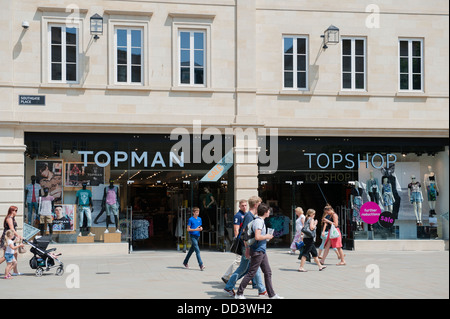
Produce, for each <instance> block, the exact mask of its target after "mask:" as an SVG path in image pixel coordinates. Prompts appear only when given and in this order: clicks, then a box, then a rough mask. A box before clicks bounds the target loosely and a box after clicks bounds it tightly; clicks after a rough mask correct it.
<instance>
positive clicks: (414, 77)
mask: <svg viewBox="0 0 450 319" xmlns="http://www.w3.org/2000/svg"><path fill="white" fill-rule="evenodd" d="M399 59H400V60H399V85H400V91H423V73H424V72H423V41H422V40H419V39H400V41H399Z"/></svg>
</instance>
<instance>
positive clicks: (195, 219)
mask: <svg viewBox="0 0 450 319" xmlns="http://www.w3.org/2000/svg"><path fill="white" fill-rule="evenodd" d="M199 214H200V208H198V207H194V208H193V210H192V215H193V216H192V217H191V218H189V220H188V225H187V231H188V232H189V233H190V234H189V235H190V237H191V248H190V249H189V251H188V253H187V255H186V258H185V259H184V261H183V265H184V267H185V268H189V266H188V262H189V258H191V255H192V253H193V252H194V251H195V255H196V256H197V261H198V265H199V267H200V270H204V269H205V266H204V265H203V261H202V258H201V257H200V247H199V246H198V239H199V238H200V232H201V231H202V230H203V227H202V219H201V218H200V217H199V216H198V215H199Z"/></svg>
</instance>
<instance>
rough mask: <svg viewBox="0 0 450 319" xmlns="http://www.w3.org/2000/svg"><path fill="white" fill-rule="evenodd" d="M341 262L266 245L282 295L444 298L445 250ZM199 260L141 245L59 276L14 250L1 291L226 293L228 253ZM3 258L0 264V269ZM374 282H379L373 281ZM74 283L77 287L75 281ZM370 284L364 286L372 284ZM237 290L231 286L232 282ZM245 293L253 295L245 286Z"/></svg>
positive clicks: (69, 265)
mask: <svg viewBox="0 0 450 319" xmlns="http://www.w3.org/2000/svg"><path fill="white" fill-rule="evenodd" d="M345 253H346V255H347V256H346V261H347V265H346V266H340V267H339V266H336V265H335V264H336V262H337V259H336V256H335V255H334V254H333V253H330V256H329V257H328V260H327V266H328V267H327V269H325V270H324V271H320V272H319V271H318V268H317V266H316V265H315V264H310V263H306V266H305V268H306V269H307V270H308V272H306V273H299V272H297V269H298V267H299V263H300V261H299V260H298V259H297V256H293V255H289V254H288V253H287V250H286V249H269V251H268V256H269V260H270V264H271V268H272V272H273V284H274V288H275V291H276V292H277V293H278V294H279V295H281V296H283V297H285V298H287V299H300V298H301V299H304V298H306V299H323V298H325V299H419V298H420V299H423V298H424V299H448V298H449V253H448V251H428V252H420V251H408V252H405V251H398V252H392V251H391V252H372V253H371V252H357V251H345ZM201 255H202V259H203V261H204V263H205V265H206V269H205V270H204V271H200V270H199V268H198V265H196V259H195V255H193V256H192V258H191V260H190V262H189V264H190V269H184V267H183V265H182V261H183V259H184V253H182V252H178V251H141V252H133V253H132V254H129V255H125V256H124V255H121V256H108V257H70V258H64V256H61V260H62V261H63V262H64V265H65V273H64V274H63V275H62V276H56V275H55V269H53V270H50V271H49V272H45V273H44V275H43V276H42V277H36V276H35V273H34V270H32V269H31V268H30V267H29V265H28V259H25V258H21V256H19V271H20V272H22V273H23V275H22V276H18V277H14V278H13V279H11V280H6V279H3V278H2V279H0V298H1V297H3V298H6V297H8V298H12V299H16V298H17V299H23V298H35V297H36V294H37V293H38V295H39V298H62V299H65V298H70V299H79V298H94V299H135V298H145V299H186V300H189V299H222V300H226V299H231V298H230V297H228V296H227V295H225V293H224V292H223V288H224V284H223V282H222V281H221V279H220V278H221V276H222V275H223V273H224V272H225V270H226V269H227V268H228V266H229V265H230V264H231V263H232V261H233V259H234V255H232V254H230V253H222V252H215V251H208V250H202V252H201ZM4 266H5V264H4V263H3V264H2V265H1V266H0V271H1V272H2V273H3V271H4ZM377 283H379V285H375V284H377ZM77 284H79V286H78V285H77ZM374 285H375V287H373V288H371V287H370V286H374ZM236 289H237V287H236ZM245 296H246V297H247V298H248V299H257V300H261V299H260V298H263V299H266V298H265V297H258V296H257V291H256V290H254V289H247V290H246V291H245Z"/></svg>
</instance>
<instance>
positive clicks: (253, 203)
mask: <svg viewBox="0 0 450 319" xmlns="http://www.w3.org/2000/svg"><path fill="white" fill-rule="evenodd" d="M261 202H262V200H261V198H259V197H258V196H252V197H251V198H250V199H249V200H248V206H249V208H250V210H249V211H248V212H247V213H246V214H245V216H244V220H243V222H242V227H241V229H240V235H241V234H242V232H243V231H244V229H245V228H246V227H247V225H248V224H249V223H250V222H251V221H253V220H254V219H255V218H256V217H257V216H258V207H259V205H260V204H261ZM241 249H242V256H241V260H240V264H239V267H238V268H237V269H236V270H235V271H234V273H233V274H232V275H231V276H230V279H229V280H228V282H227V284H226V286H225V288H224V292H225V293H226V294H228V295H229V296H231V297H234V296H235V292H234V288H235V285H236V282H237V281H238V280H239V279H241V278H242V277H244V276H245V275H246V274H247V273H248V270H249V265H250V258H247V256H246V255H245V244H244V245H242V248H241ZM252 285H253V287H254V288H257V289H258V294H259V295H260V296H266V295H267V291H266V287H265V286H264V284H263V280H262V272H261V269H260V268H258V270H257V271H256V275H255V276H254V277H253V279H252Z"/></svg>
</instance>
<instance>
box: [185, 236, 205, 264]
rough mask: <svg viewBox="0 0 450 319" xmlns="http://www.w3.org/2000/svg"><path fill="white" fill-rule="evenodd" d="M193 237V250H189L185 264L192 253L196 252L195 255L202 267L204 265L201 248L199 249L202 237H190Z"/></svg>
mask: <svg viewBox="0 0 450 319" xmlns="http://www.w3.org/2000/svg"><path fill="white" fill-rule="evenodd" d="M190 237H191V243H192V244H191V248H190V249H189V251H188V253H187V255H186V258H185V259H184V262H183V264H185V265H186V264H187V263H188V261H189V258H191V255H192V253H193V252H194V251H195V255H196V256H197V261H198V265H199V266H200V267H201V266H202V265H203V261H202V258H201V257H200V248H199V247H198V239H199V238H200V236H195V235H190Z"/></svg>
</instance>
